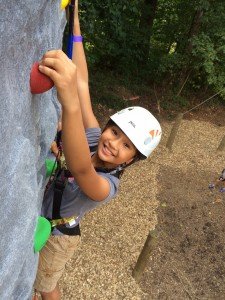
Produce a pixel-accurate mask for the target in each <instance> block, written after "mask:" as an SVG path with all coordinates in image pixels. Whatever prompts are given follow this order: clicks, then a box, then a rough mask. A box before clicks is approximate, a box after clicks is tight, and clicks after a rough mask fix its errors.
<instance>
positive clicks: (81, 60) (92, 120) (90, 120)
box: [72, 0, 99, 128]
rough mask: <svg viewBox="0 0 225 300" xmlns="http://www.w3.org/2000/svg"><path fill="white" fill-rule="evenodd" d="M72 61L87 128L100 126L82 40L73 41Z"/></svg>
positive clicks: (76, 19)
mask: <svg viewBox="0 0 225 300" xmlns="http://www.w3.org/2000/svg"><path fill="white" fill-rule="evenodd" d="M73 35H74V36H80V35H81V30H80V22H79V12H78V0H76V1H75V13H74V29H73ZM72 61H73V62H74V64H75V65H76V67H77V90H78V96H79V100H80V107H81V113H82V118H83V123H84V127H85V128H91V127H99V124H98V121H97V119H96V117H95V115H94V113H93V110H92V105H91V99H90V92H89V80H88V68H87V62H86V57H85V52H84V47H83V43H82V42H74V43H73V57H72Z"/></svg>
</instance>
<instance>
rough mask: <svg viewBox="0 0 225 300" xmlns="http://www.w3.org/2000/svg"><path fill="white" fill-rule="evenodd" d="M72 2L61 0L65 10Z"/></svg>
mask: <svg viewBox="0 0 225 300" xmlns="http://www.w3.org/2000/svg"><path fill="white" fill-rule="evenodd" d="M69 2H70V0H61V8H62V9H64V8H66V7H67V5H68V4H69Z"/></svg>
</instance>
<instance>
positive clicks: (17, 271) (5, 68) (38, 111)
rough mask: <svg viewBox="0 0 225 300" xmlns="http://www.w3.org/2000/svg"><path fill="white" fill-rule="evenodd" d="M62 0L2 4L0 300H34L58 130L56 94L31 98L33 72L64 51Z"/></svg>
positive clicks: (0, 18)
mask: <svg viewBox="0 0 225 300" xmlns="http://www.w3.org/2000/svg"><path fill="white" fill-rule="evenodd" d="M65 22H66V20H65V12H64V11H62V10H61V9H60V0H38V1H31V0H24V1H18V0H11V1H3V0H1V1H0V36H1V43H0V101H1V102H0V140H1V151H0V159H1V163H0V174H1V177H0V199H1V204H0V220H1V226H0V236H1V243H0V299H1V300H5V299H7V300H11V299H12V300H14V299H21V300H26V299H30V296H31V293H32V285H33V282H34V279H35V273H36V269H37V261H38V254H34V251H33V236H34V230H35V227H36V221H37V216H38V214H39V212H40V207H41V202H42V196H43V191H44V185H45V165H44V162H45V157H46V155H47V153H48V150H49V146H50V144H51V141H52V140H53V139H54V136H55V132H56V125H57V107H56V93H55V90H54V88H53V89H51V90H50V91H48V92H46V93H43V94H40V95H32V94H31V93H30V85H29V78H30V70H31V67H32V65H33V63H34V62H35V61H38V60H40V58H41V57H42V55H43V54H44V53H45V52H46V51H47V50H49V49H57V48H58V49H59V48H61V47H62V36H63V31H64V28H65Z"/></svg>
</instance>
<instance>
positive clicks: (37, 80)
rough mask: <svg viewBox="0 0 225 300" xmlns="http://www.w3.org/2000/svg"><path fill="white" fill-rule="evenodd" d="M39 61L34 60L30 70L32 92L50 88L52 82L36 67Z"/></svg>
mask: <svg viewBox="0 0 225 300" xmlns="http://www.w3.org/2000/svg"><path fill="white" fill-rule="evenodd" d="M38 66H39V63H38V62H35V63H34V64H33V66H32V69H31V72H30V91H31V93H32V94H41V93H44V92H47V91H48V90H50V89H51V88H52V87H53V85H54V82H53V81H52V80H51V79H50V78H49V77H48V76H46V75H45V74H43V73H41V72H40V71H39V69H38Z"/></svg>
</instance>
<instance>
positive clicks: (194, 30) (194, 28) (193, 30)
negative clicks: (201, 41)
mask: <svg viewBox="0 0 225 300" xmlns="http://www.w3.org/2000/svg"><path fill="white" fill-rule="evenodd" d="M202 16H203V10H200V9H199V10H196V12H195V14H194V17H193V20H192V24H191V27H190V30H189V33H188V44H187V48H186V51H187V52H188V53H191V51H192V48H193V44H192V38H193V37H194V36H195V35H197V34H198V33H199V29H200V25H201V18H202Z"/></svg>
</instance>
